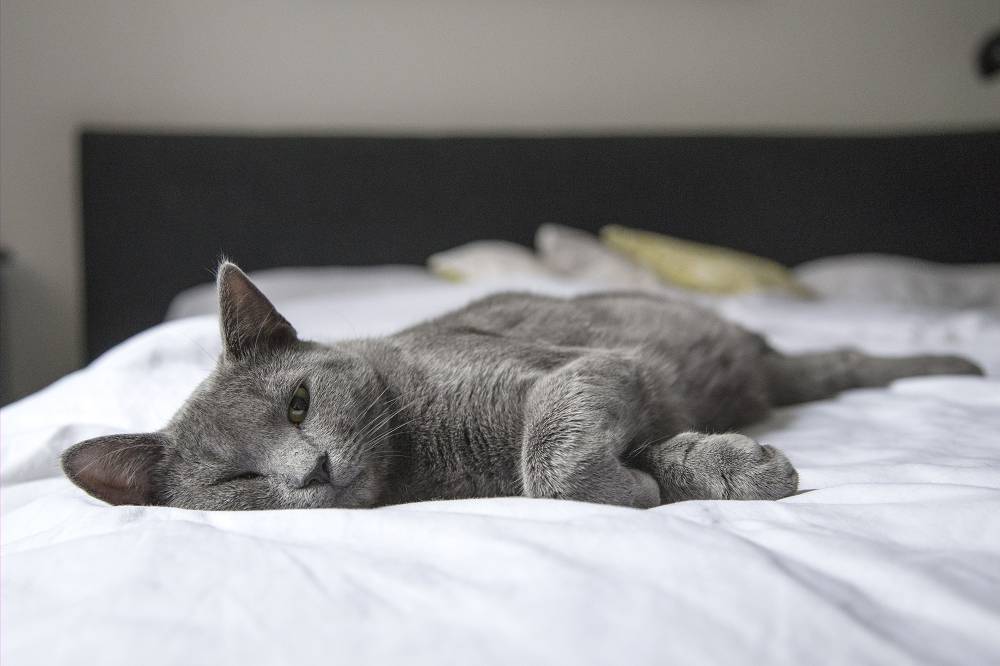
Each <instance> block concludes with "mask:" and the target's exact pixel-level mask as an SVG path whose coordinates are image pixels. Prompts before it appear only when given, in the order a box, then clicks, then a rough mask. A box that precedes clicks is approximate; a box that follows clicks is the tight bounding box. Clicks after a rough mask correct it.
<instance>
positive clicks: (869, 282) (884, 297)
mask: <svg viewBox="0 0 1000 666" xmlns="http://www.w3.org/2000/svg"><path fill="white" fill-rule="evenodd" d="M793 272H794V273H795V277H796V278H798V280H799V281H800V282H802V283H803V284H804V285H806V286H807V287H809V288H810V289H812V290H813V291H815V292H816V293H817V294H818V295H820V296H822V297H824V298H833V299H840V300H851V301H866V302H884V303H896V304H901V305H921V306H930V307H943V308H981V307H991V308H1000V264H938V263H934V262H931V261H924V260H922V259H913V258H910V257H898V256H891V255H881V254H851V255H844V256H840V257H827V258H825V259H817V260H815V261H810V262H807V263H804V264H802V265H800V266H798V267H796V268H795V270H794V271H793Z"/></svg>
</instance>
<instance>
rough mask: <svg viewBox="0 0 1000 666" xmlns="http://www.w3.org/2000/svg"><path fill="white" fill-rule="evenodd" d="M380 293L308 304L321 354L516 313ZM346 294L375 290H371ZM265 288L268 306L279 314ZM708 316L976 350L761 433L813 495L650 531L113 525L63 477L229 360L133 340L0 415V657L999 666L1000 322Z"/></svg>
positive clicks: (458, 513) (879, 343)
mask: <svg viewBox="0 0 1000 666" xmlns="http://www.w3.org/2000/svg"><path fill="white" fill-rule="evenodd" d="M390 275H391V271H390V272H389V273H386V272H385V271H384V270H383V271H382V272H381V273H379V278H378V280H373V284H374V283H375V282H377V284H378V288H373V289H370V290H367V289H365V288H363V287H358V286H357V285H358V284H361V285H363V284H364V280H361V282H356V283H352V284H354V285H355V286H354V287H352V288H350V289H330V290H306V291H299V290H295V289H289V290H288V291H287V293H284V292H283V293H282V295H281V297H280V298H276V299H275V300H276V301H277V304H278V306H279V309H281V310H282V312H283V314H285V315H286V317H287V318H288V319H289V320H291V321H292V322H293V323H294V324H295V326H296V327H297V328H298V330H299V332H300V334H301V335H302V336H303V337H307V338H313V339H320V340H327V341H333V340H337V339H343V338H348V337H357V336H363V335H380V334H386V333H389V332H392V331H393V330H396V329H398V328H400V327H403V326H405V325H408V324H410V323H414V322H416V321H419V320H421V319H424V318H426V317H429V316H432V315H435V314H438V313H441V312H444V311H446V310H448V309H451V308H453V307H457V306H459V305H461V304H463V303H466V302H468V301H470V300H472V299H474V298H476V297H478V296H481V295H484V294H487V293H491V292H494V291H499V290H503V289H510V288H515V289H522V290H525V289H527V290H533V291H538V292H542V293H553V294H571V293H577V292H580V291H586V290H591V289H593V288H595V286H594V285H583V284H579V283H570V282H560V281H557V280H548V279H542V278H537V277H535V278H531V279H527V278H510V279H506V280H493V281H489V282H479V283H475V284H471V285H453V284H447V283H444V282H442V281H439V280H433V279H427V280H424V279H413V276H412V275H409V276H407V275H400V276H399V279H398V280H397V281H396V282H395V283H393V282H392V281H391V280H390V279H389V277H387V276H390ZM352 276H353V277H352V279H354V278H357V277H358V276H360V277H362V278H363V277H364V275H363V273H352ZM266 290H267V289H266V287H265V291H266ZM712 307H715V308H717V309H718V310H719V311H720V312H722V313H723V314H725V315H726V316H729V317H731V318H733V319H736V320H738V321H741V322H743V323H745V324H746V325H747V326H749V327H751V328H754V329H755V330H758V331H760V332H762V333H764V334H766V335H767V336H768V337H769V338H770V339H771V340H772V342H773V343H774V344H775V345H776V346H778V347H780V348H782V349H785V350H789V351H795V350H806V349H818V348H824V347H829V346H838V345H844V344H852V345H855V346H860V347H862V348H865V349H867V350H870V351H873V352H879V353H886V354H903V353H910V352H917V351H940V352H951V353H962V354H966V355H967V356H970V357H971V358H973V359H975V360H976V361H978V362H979V363H981V364H982V365H983V366H984V367H985V368H986V369H987V371H988V373H989V374H988V376H987V377H985V378H978V377H934V378H910V379H904V380H901V381H898V382H896V383H895V384H893V385H892V386H889V387H886V388H884V389H864V390H854V391H848V392H846V393H843V394H841V395H840V396H838V397H836V398H834V399H831V400H825V401H821V402H816V403H811V404H806V405H799V406H795V407H791V408H784V409H779V410H777V411H775V413H774V414H773V416H772V417H771V418H770V419H769V420H767V421H766V422H763V423H760V424H757V425H754V426H753V427H751V428H749V429H747V432H748V433H749V434H751V435H752V436H754V437H756V438H758V439H759V440H761V441H762V442H765V443H768V444H772V445H774V446H777V447H779V448H781V449H783V450H784V451H785V452H786V453H787V454H788V456H789V457H790V458H791V460H792V461H793V463H794V464H795V465H796V466H797V468H798V469H799V472H800V478H801V487H802V488H803V490H804V492H801V493H800V494H798V495H795V496H793V497H789V498H787V499H785V500H781V501H778V502H726V501H689V502H682V503H678V504H672V505H666V506H662V507H658V508H655V509H651V510H647V511H640V510H634V509H626V508H620V507H609V506H600V505H592V504H585V503H576V502H568V501H555V500H532V499H524V498H497V499H478V500H461V501H438V502H424V503H417V504H410V505H403V506H396V507H387V508H381V509H375V510H339V509H323V510H310V511H274V512H269V511H265V512H244V513H239V512H233V513H229V512H198V511H188V510H179V509H173V508H164V507H111V506H107V505H105V504H102V503H101V502H99V501H98V500H95V499H93V498H91V497H89V496H87V495H86V494H84V493H83V492H82V491H80V490H78V489H77V488H76V487H74V486H73V485H72V484H71V483H69V482H68V481H67V480H66V479H65V478H63V477H62V476H61V474H60V472H59V468H58V455H59V453H60V452H61V451H62V450H63V449H65V448H66V447H68V446H69V445H71V444H73V443H74V442H77V441H79V440H82V439H85V438H88V437H93V436H97V435H101V434H109V433H114V432H137V431H145V430H151V429H156V428H158V427H160V426H162V425H163V424H164V423H165V422H166V420H167V419H168V418H169V417H170V416H171V415H172V413H173V412H174V410H176V409H177V407H178V406H179V405H180V404H181V403H182V402H183V400H184V398H185V397H186V396H187V394H188V393H189V392H190V391H191V389H192V388H193V387H194V386H195V385H196V384H197V383H198V382H199V381H200V380H201V379H202V378H203V377H204V376H205V375H206V374H207V372H208V371H209V369H210V367H211V365H212V364H213V362H214V358H215V355H216V354H217V353H218V351H219V348H220V344H219V339H218V325H217V322H216V321H215V319H214V318H213V316H211V315H199V316H190V317H182V318H178V319H174V320H171V321H167V322H165V323H163V324H161V325H159V326H156V327H154V328H152V329H149V330H147V331H145V332H144V333H141V334H139V335H138V336H135V337H134V338H132V339H130V340H128V341H126V342H125V343H123V344H121V345H119V346H117V347H115V348H114V349H112V350H111V351H109V352H108V353H106V354H105V355H104V356H102V357H100V358H99V359H97V360H96V361H95V362H94V363H92V364H91V365H90V366H89V367H87V368H85V369H83V370H81V371H79V372H77V373H74V374H72V375H70V376H68V377H66V378H64V379H62V380H61V381H59V382H57V383H56V384H54V385H52V386H50V387H49V388H47V389H45V390H43V391H41V392H39V393H37V394H35V395H33V396H30V397H28V398H26V399H24V400H21V401H20V402H17V403H15V404H13V405H10V406H8V407H6V408H4V409H3V410H2V411H0V429H2V437H3V444H2V447H0V483H2V491H0V492H2V495H0V508H2V512H3V514H2V530H0V536H2V553H0V555H2V581H0V593H2V601H0V629H2V633H3V640H2V648H0V649H2V653H0V658H2V659H3V661H4V662H5V663H10V664H15V663H16V664H82V663H92V664H98V663H99V664H106V665H114V664H128V665H129V666H131V665H132V664H134V663H137V662H138V663H143V664H154V665H155V664H177V663H205V664H248V663H252V664H280V663H293V662H294V663H300V662H307V661H320V662H324V663H341V664H383V663H391V662H402V661H405V662H407V663H413V664H436V665H439V664H449V663H455V664H470V663H478V664H511V663H523V664H533V663H539V664H540V663H545V664H563V663H565V664H599V663H600V664H608V663H615V664H626V663H627V664H662V663H681V664H733V663H746V662H753V663H758V662H759V663H765V662H766V663H769V664H796V665H800V664H803V663H859V664H860V663H873V664H889V663H961V664H986V663H996V662H997V660H998V659H1000V312H998V311H997V310H995V309H989V308H978V309H977V308H963V309H956V308H951V309H948V308H940V307H925V306H916V305H913V304H906V305H900V304H895V305H894V304H887V303H869V302H857V301H814V302H807V301H792V300H788V299H782V298H778V297H773V296H744V297H737V298H729V299H719V300H717V301H714V302H713V303H712Z"/></svg>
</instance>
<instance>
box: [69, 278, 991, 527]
mask: <svg viewBox="0 0 1000 666" xmlns="http://www.w3.org/2000/svg"><path fill="white" fill-rule="evenodd" d="M218 282H219V295H220V311H221V313H222V316H221V320H222V321H221V326H222V336H223V341H224V343H225V344H224V346H225V351H224V353H223V354H222V356H221V357H220V359H219V362H218V364H217V366H216V368H215V370H214V371H213V372H212V374H211V375H210V376H209V377H208V378H207V379H206V380H205V381H204V382H203V383H202V384H201V385H200V386H199V387H198V389H197V390H196V391H195V392H194V394H193V395H192V396H191V397H190V398H189V399H188V401H187V402H186V403H185V405H184V406H183V407H182V408H181V409H180V411H178V413H177V414H176V415H175V416H174V418H173V419H172V420H171V421H170V423H169V424H167V426H166V427H165V428H164V429H163V430H162V431H160V432H157V433H150V434H143V435H120V436H110V437H100V438H97V439H93V440H88V441H86V442H82V443H80V444H77V445H75V446H73V447H72V448H70V449H69V450H68V451H67V452H66V453H65V454H64V456H63V467H64V469H65V471H66V474H67V475H68V476H69V477H70V478H71V479H72V480H73V481H74V482H75V483H77V484H78V485H80V486H81V487H82V488H83V489H84V490H86V491H88V492H89V493H91V494H93V495H94V496H96V497H99V498H101V499H103V500H105V501H108V502H111V503H114V504H164V505H170V506H178V507H187V508H193V509H274V508H310V507H334V506H338V507H373V506H380V505H385V504H396V503H401V502H410V501H417V500H427V499H435V498H467V497H488V496H510V495H526V496H529V497H553V498H565V499H575V500H584V501H589V502H602V503H609V504H620V505H626V506H634V507H650V506H655V505H657V504H661V503H665V502H674V501H679V500H684V499H695V498H697V499H779V498H782V497H786V496H788V495H790V494H792V493H794V492H795V491H796V487H797V482H798V476H797V474H796V472H795V469H794V468H793V467H792V465H791V463H789V461H788V459H787V458H786V457H785V456H784V454H782V453H781V452H780V451H778V450H777V449H774V448H772V447H769V446H761V445H759V444H757V442H755V441H753V440H752V439H750V438H748V437H745V436H743V435H739V434H735V433H732V432H730V431H731V429H733V428H735V427H737V426H740V425H742V424H747V423H750V422H753V421H757V420H759V419H762V418H764V417H765V416H766V415H767V414H768V412H769V410H770V409H771V407H772V406H773V405H782V404H791V403H795V402H801V401H805V400H817V399H821V398H825V397H828V396H830V395H833V394H834V393H835V392H837V391H841V390H844V389H847V388H850V387H854V386H878V385H882V384H885V383H887V382H889V381H892V380H893V379H896V378H898V377H903V376H907V375H918V374H935V373H961V374H981V371H980V370H979V368H977V367H976V366H975V365H974V364H972V363H970V362H968V361H966V360H964V359H961V358H958V357H953V356H915V357H906V358H898V359H887V358H875V357H871V356H867V355H864V354H862V353H860V352H856V351H850V350H844V351H834V352H828V353H822V354H806V355H802V356H787V355H783V354H780V353H778V352H776V351H774V350H773V349H771V348H770V347H768V345H767V344H766V343H765V342H764V340H763V339H762V338H761V337H760V336H757V335H755V334H753V333H751V332H749V331H746V330H745V329H743V328H741V327H739V326H737V325H735V324H731V323H728V322H726V321H724V320H722V319H720V318H719V317H717V316H715V315H714V314H712V313H710V312H708V311H706V310H704V309H701V308H699V307H696V306H693V305H690V304H687V303H683V302H679V301H674V300H668V299H665V298H661V297H658V296H652V295H647V294H640V293H613V294H596V295H589V296H581V297H577V298H573V299H568V300H566V299H559V298H550V297H545V296H533V295H528V294H501V295H496V296H491V297H489V298H486V299H483V300H480V301H478V302H475V303H473V304H471V305H469V306H467V307H465V308H462V309H461V310H458V311H456V312H452V313H450V314H447V315H444V316H442V317H439V318H437V319H434V320H431V321H428V322H425V323H422V324H419V325H417V326H414V327H412V328H409V329H406V330H404V331H402V332H400V333H397V334H395V335H392V336H389V337H386V338H379V339H367V340H355V341H348V342H341V343H338V344H335V345H331V346H326V345H321V344H317V343H313V342H306V341H302V340H299V339H298V337H297V336H296V334H295V329H294V328H293V327H292V326H291V324H289V323H288V322H287V321H286V320H285V319H284V318H283V317H282V316H281V315H280V314H278V312H277V311H276V310H275V309H274V307H273V306H272V305H271V303H270V302H269V301H268V300H267V299H266V298H265V297H264V296H263V295H262V294H261V293H260V292H259V291H258V290H257V289H256V287H254V286H253V284H252V283H251V282H250V280H249V279H248V278H247V277H246V276H245V275H244V274H243V273H242V272H241V271H240V270H239V269H238V268H237V267H236V266H234V265H232V264H229V263H224V264H223V265H222V266H221V267H220V269H219V277H218ZM300 384H304V385H305V386H306V387H307V388H308V391H309V393H310V396H311V403H310V406H309V410H308V413H307V416H306V419H305V421H303V422H302V423H301V425H300V426H296V425H294V424H293V423H291V422H289V419H288V415H287V410H288V405H289V401H290V399H291V397H292V394H293V392H294V391H295V390H296V388H297V387H298V386H299V385H300ZM713 433H715V434H713ZM250 472H252V473H256V474H259V475H261V476H260V477H258V478H233V477H236V476H238V475H241V474H245V473H250ZM227 479H231V480H227Z"/></svg>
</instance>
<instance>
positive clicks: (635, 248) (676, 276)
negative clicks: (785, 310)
mask: <svg viewBox="0 0 1000 666" xmlns="http://www.w3.org/2000/svg"><path fill="white" fill-rule="evenodd" d="M601 240H602V241H604V244H605V245H607V246H608V247H610V248H611V249H613V250H616V251H617V252H620V253H621V254H623V255H625V256H626V257H628V258H629V259H631V260H632V261H633V262H635V263H637V264H639V265H640V266H643V267H645V268H648V269H649V270H651V271H653V272H654V273H656V274H657V275H658V276H659V277H660V279H662V280H664V281H666V282H671V283H674V284H677V285H680V286H682V287H686V288H688V289H695V290H698V291H708V292H713V293H716V294H735V293H740V292H746V291H755V290H759V289H778V290H782V291H786V292H790V293H794V294H797V295H800V296H810V295H811V292H810V291H809V290H808V289H807V288H806V287H804V286H803V285H801V284H799V283H798V282H796V281H795V278H794V277H793V276H792V274H791V272H790V271H789V270H788V269H786V268H785V267H784V266H782V265H781V264H779V263H777V262H775V261H771V260H770V259H765V258H763V257H757V256H755V255H752V254H746V253H744V252H738V251H736V250H730V249H729V248H724V247H718V246H716V245H704V244H702V243H695V242H692V241H686V240H681V239H679V238H672V237H670V236H664V235H663V234H657V233H653V232H651V231H642V230H639V229H629V228H628V227H620V226H618V225H614V224H612V225H609V226H606V227H604V228H603V229H601Z"/></svg>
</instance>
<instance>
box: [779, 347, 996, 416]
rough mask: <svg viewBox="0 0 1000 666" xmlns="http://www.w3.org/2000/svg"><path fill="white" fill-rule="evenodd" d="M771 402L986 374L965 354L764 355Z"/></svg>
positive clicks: (841, 351) (789, 402)
mask: <svg viewBox="0 0 1000 666" xmlns="http://www.w3.org/2000/svg"><path fill="white" fill-rule="evenodd" d="M764 363H765V369H766V372H767V385H768V392H769V394H770V398H771V404H772V405H775V406H781V405H793V404H796V403H800V402H809V401H810V400H822V399H823V398H829V397H830V396H832V395H835V394H836V393H839V392H840V391H844V390H846V389H851V388H863V387H871V386H885V385H887V384H889V383H890V382H892V381H894V380H896V379H901V378H903V377H914V376H917V375H983V374H984V373H983V370H982V368H980V367H979V366H978V365H976V364H975V363H973V362H972V361H970V360H968V359H965V358H962V357H961V356H936V355H921V356H898V357H887V356H870V355H868V354H865V353H863V352H860V351H857V350H855V349H839V350H836V351H829V352H817V353H811V354H795V355H787V354H781V353H779V352H776V351H773V350H768V351H767V352H765V354H764Z"/></svg>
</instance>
